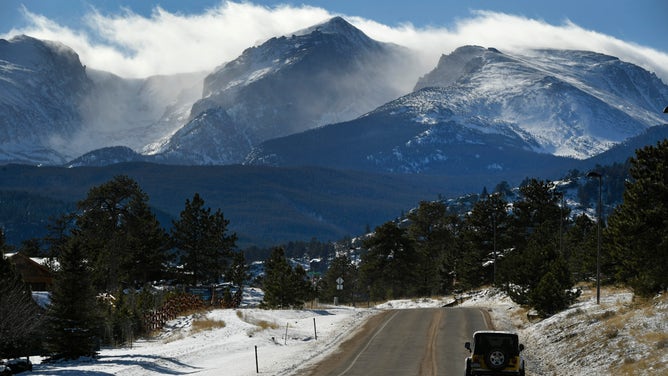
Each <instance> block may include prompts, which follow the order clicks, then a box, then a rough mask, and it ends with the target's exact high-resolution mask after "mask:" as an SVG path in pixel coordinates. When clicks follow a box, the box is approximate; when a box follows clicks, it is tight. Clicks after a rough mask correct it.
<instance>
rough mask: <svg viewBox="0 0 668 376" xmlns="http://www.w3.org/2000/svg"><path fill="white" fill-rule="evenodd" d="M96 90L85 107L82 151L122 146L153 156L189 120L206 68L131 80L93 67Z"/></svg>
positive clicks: (77, 144) (79, 144) (91, 74)
mask: <svg viewBox="0 0 668 376" xmlns="http://www.w3.org/2000/svg"><path fill="white" fill-rule="evenodd" d="M88 75H89V77H90V78H91V80H92V81H93V82H94V84H95V85H94V87H93V90H92V91H91V93H90V95H89V96H87V97H86V99H85V100H84V103H83V104H82V106H81V113H82V117H83V122H84V125H85V126H84V129H83V130H82V132H80V133H79V134H78V135H77V137H76V138H75V139H74V140H73V144H74V145H73V147H76V148H77V150H79V151H80V152H81V153H83V152H87V151H90V150H94V149H98V148H103V147H107V146H116V145H122V146H125V147H129V148H131V149H133V150H135V151H137V152H143V153H148V154H150V153H151V152H152V151H154V150H155V149H157V148H159V147H160V146H161V145H162V144H164V143H165V142H166V140H168V139H169V138H170V137H171V136H172V135H173V134H174V133H175V132H176V131H177V130H178V129H180V128H181V127H182V126H183V124H185V123H186V121H187V119H188V116H189V111H190V107H191V106H192V104H193V103H194V102H195V101H196V100H197V99H199V97H200V96H201V92H202V80H203V78H204V76H205V73H204V72H194V73H184V74H175V75H170V76H151V77H147V78H144V79H126V78H122V77H118V76H116V75H113V74H110V73H107V72H100V71H91V72H89V74H88Z"/></svg>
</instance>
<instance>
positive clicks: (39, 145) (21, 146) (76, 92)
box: [0, 35, 92, 163]
mask: <svg viewBox="0 0 668 376" xmlns="http://www.w3.org/2000/svg"><path fill="white" fill-rule="evenodd" d="M91 86H92V83H91V82H90V80H89V79H88V78H87V76H86V73H85V67H83V66H82V65H81V63H80V62H79V57H78V55H77V54H76V53H75V52H74V51H72V50H71V49H69V48H68V47H66V46H64V45H62V44H60V43H57V42H50V41H40V40H38V39H34V38H30V37H28V36H24V35H22V36H17V37H14V38H12V39H10V40H4V39H0V113H1V114H2V116H0V161H3V162H26V161H29V162H33V163H53V162H54V161H55V162H61V163H62V162H63V161H64V160H65V159H66V158H67V157H68V156H71V154H69V153H68V151H67V150H66V148H65V147H64V146H65V145H66V144H67V142H68V139H69V138H70V137H71V136H72V135H73V134H74V133H75V132H77V131H78V130H79V129H80V126H81V116H80V114H79V111H78V107H79V105H80V103H81V101H82V99H83V98H84V96H85V95H86V94H87V93H88V92H89V90H90V88H91Z"/></svg>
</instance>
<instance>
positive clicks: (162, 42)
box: [2, 2, 668, 82]
mask: <svg viewBox="0 0 668 376" xmlns="http://www.w3.org/2000/svg"><path fill="white" fill-rule="evenodd" d="M24 14H25V17H26V18H27V19H28V20H29V21H30V26H28V27H26V28H23V29H14V30H12V31H10V32H9V33H8V34H7V35H4V36H2V37H3V38H9V37H10V36H12V35H16V34H28V35H31V36H34V37H36V38H40V39H51V40H58V41H60V42H62V43H64V44H66V45H68V46H70V47H72V48H73V49H74V50H75V51H77V53H78V54H79V56H80V58H81V60H82V62H83V63H84V64H86V65H88V66H89V67H92V68H96V69H101V70H106V71H111V72H113V73H116V74H118V75H121V76H125V77H145V76H149V75H154V74H170V73H177V72H190V71H199V70H211V69H213V68H214V67H216V66H218V65H220V64H223V63H225V62H227V61H229V60H232V59H234V58H236V57H237V56H239V54H241V52H243V50H244V49H246V48H248V47H251V46H253V45H257V44H259V43H261V42H263V41H265V40H267V39H269V38H271V37H273V36H278V35H283V34H289V33H291V32H293V31H296V30H299V29H302V28H306V27H308V26H311V25H313V24H316V23H319V22H322V21H324V20H326V19H328V18H330V17H333V16H334V15H335V14H333V13H331V12H329V11H327V10H325V9H322V8H317V7H311V6H299V7H295V6H288V5H282V6H278V7H272V8H270V7H265V6H260V5H254V4H252V3H236V2H221V3H220V4H219V5H218V6H216V7H213V8H210V9H208V10H206V11H204V12H202V13H201V14H179V13H170V12H168V11H165V10H163V9H161V8H159V7H156V8H155V9H154V10H153V13H152V14H151V15H150V16H149V17H144V16H141V15H137V14H135V13H132V12H131V11H130V10H127V9H124V10H122V12H121V13H119V14H114V15H108V14H102V13H100V12H99V11H96V10H95V9H92V10H91V11H90V12H89V13H88V14H87V15H86V17H85V20H84V23H85V25H86V26H85V27H84V28H82V29H77V30H72V29H69V28H67V27H64V26H61V25H58V24H57V23H55V22H53V21H51V20H49V19H47V18H45V17H43V16H41V15H38V14H34V13H31V12H30V11H29V10H27V9H26V10H24ZM343 16H344V17H345V18H346V19H348V21H350V22H351V23H353V24H354V25H355V26H357V27H359V28H360V29H361V30H363V31H364V32H365V33H367V34H368V35H369V36H370V37H372V38H374V39H377V40H381V41H387V42H394V43H397V44H400V45H404V46H407V47H410V48H414V49H416V50H419V51H420V52H421V53H422V55H423V56H424V67H423V70H424V72H425V73H426V71H428V70H430V69H431V68H433V67H434V66H435V64H436V62H437V61H438V58H439V56H440V55H441V54H443V53H449V52H451V51H452V50H454V49H455V48H457V47H459V46H462V45H467V44H475V45H481V46H485V47H496V48H498V49H500V50H502V51H503V50H516V49H525V48H566V49H582V50H591V51H596V52H601V53H605V54H609V55H614V56H617V57H619V58H621V59H622V60H625V61H629V62H632V63H634V64H638V65H640V66H642V67H644V68H646V69H648V70H650V71H653V72H655V73H656V74H657V75H658V76H659V77H661V78H662V79H663V80H664V82H668V54H666V53H665V52H661V51H657V50H655V49H652V48H648V47H643V46H639V45H636V44H632V43H628V42H624V41H622V40H619V39H616V38H613V37H611V36H608V35H605V34H601V33H597V32H595V31H591V30H586V29H583V28H581V27H579V26H577V25H575V24H573V23H571V22H569V21H568V20H566V21H564V23H563V24H562V25H552V24H548V23H546V22H544V21H542V20H536V19H529V18H526V17H521V16H515V15H509V14H503V13H496V12H489V11H478V12H474V13H472V14H471V16H470V17H468V18H462V19H459V20H458V22H457V23H456V24H455V25H454V26H453V27H452V28H451V29H448V28H438V27H427V28H419V27H415V26H414V25H411V24H403V25H397V26H388V25H383V24H380V23H378V22H375V21H373V20H368V19H363V18H360V17H355V16H346V15H343Z"/></svg>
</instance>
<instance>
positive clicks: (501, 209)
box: [457, 193, 512, 287]
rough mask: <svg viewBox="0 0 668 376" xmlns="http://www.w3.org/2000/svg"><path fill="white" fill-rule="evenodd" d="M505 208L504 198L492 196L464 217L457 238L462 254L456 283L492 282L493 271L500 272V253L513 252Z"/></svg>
mask: <svg viewBox="0 0 668 376" xmlns="http://www.w3.org/2000/svg"><path fill="white" fill-rule="evenodd" d="M507 208H508V202H506V200H505V199H504V197H503V195H501V194H500V193H495V194H493V195H490V196H488V197H486V198H484V199H482V200H480V201H478V202H476V204H475V205H474V206H473V209H472V210H471V212H470V213H469V214H468V215H467V216H466V219H465V221H464V224H463V230H462V231H461V236H460V237H461V238H462V239H461V241H462V243H463V248H464V250H463V251H462V254H461V256H460V258H459V259H458V262H459V263H458V265H457V276H458V279H459V280H460V282H461V283H463V284H464V285H465V286H470V287H477V286H480V285H483V284H491V283H493V282H494V280H495V275H494V274H495V268H497V269H499V268H498V266H499V264H501V263H502V257H503V250H505V249H509V248H512V236H511V235H510V221H511V218H510V217H509V214H508V209H507ZM495 249H496V255H495V254H494V250H495ZM495 263H496V265H495Z"/></svg>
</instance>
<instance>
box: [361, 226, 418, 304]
mask: <svg viewBox="0 0 668 376" xmlns="http://www.w3.org/2000/svg"><path fill="white" fill-rule="evenodd" d="M363 245H364V248H366V249H367V250H368V251H367V253H366V254H364V255H363V256H362V262H361V264H360V274H361V275H362V278H361V279H362V280H363V281H364V283H365V284H366V285H367V286H369V288H370V293H371V299H374V300H376V299H393V298H398V297H402V296H410V295H411V294H413V293H415V290H416V280H417V277H418V274H417V259H418V257H417V253H416V250H415V242H414V241H413V240H412V239H411V238H410V237H409V236H408V234H407V231H406V229H403V228H400V227H399V226H397V224H396V223H394V222H387V223H385V224H383V225H381V226H379V227H377V228H376V230H375V231H374V233H373V235H372V236H370V237H368V238H366V239H365V240H364V244H363Z"/></svg>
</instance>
